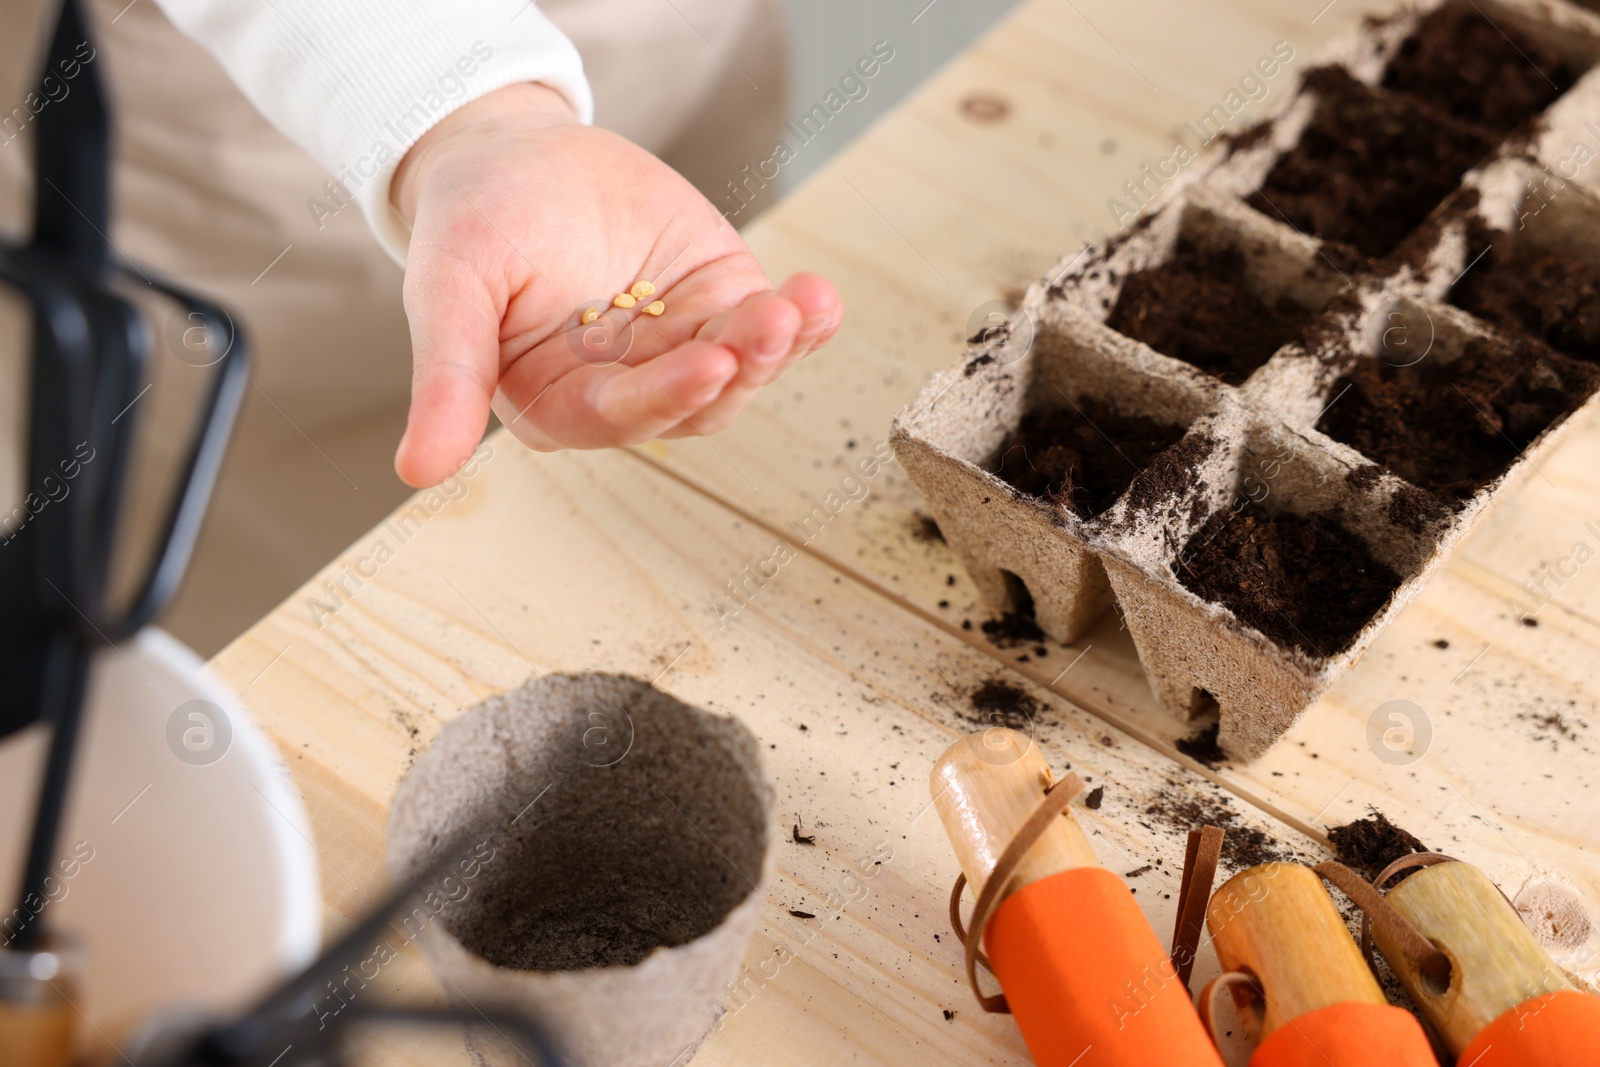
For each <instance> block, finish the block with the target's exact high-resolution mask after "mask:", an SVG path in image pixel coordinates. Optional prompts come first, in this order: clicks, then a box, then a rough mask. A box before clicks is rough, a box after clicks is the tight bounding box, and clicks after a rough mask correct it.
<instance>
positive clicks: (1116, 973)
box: [931, 729, 1222, 1067]
mask: <svg viewBox="0 0 1600 1067" xmlns="http://www.w3.org/2000/svg"><path fill="white" fill-rule="evenodd" d="M1053 781H1054V778H1053V776H1052V775H1051V773H1050V768H1049V766H1048V765H1047V764H1046V763H1045V760H1044V756H1043V755H1042V754H1041V753H1040V752H1039V749H1038V747H1037V746H1036V745H1034V744H1033V742H1032V740H1031V739H1030V738H1028V737H1026V736H1024V735H1022V734H1019V733H1016V732H1015V731H1012V730H1005V729H993V730H986V731H984V732H982V733H979V734H973V735H970V736H968V737H965V738H962V739H961V740H960V741H958V742H956V743H955V744H954V745H952V746H951V747H950V749H949V750H948V751H946V752H945V753H944V755H943V756H941V757H940V758H939V761H938V763H937V764H936V765H935V767H934V771H933V780H932V783H931V786H932V790H933V797H934V804H935V806H936V807H937V808H938V810H939V818H940V819H941V820H942V821H943V823H944V827H945V831H946V832H947V833H948V834H949V835H950V842H951V844H952V845H954V846H955V851H956V856H957V858H958V859H959V860H960V862H961V867H962V870H963V871H964V873H965V874H966V877H967V880H968V882H970V883H972V885H973V886H974V887H975V890H974V892H975V895H977V896H979V897H983V896H985V895H986V892H987V887H986V885H985V883H986V880H987V879H988V878H989V877H990V875H991V872H993V871H994V870H995V866H996V863H997V862H998V861H999V859H1000V857H1001V856H1002V855H1003V854H1004V853H1005V852H1006V851H1007V847H1008V846H1009V845H1010V844H1011V843H1012V841H1013V840H1014V839H1015V838H1016V837H1017V834H1018V831H1019V830H1021V829H1022V828H1023V827H1024V826H1025V825H1026V824H1027V823H1028V821H1029V819H1030V817H1032V816H1033V814H1034V813H1035V812H1037V811H1039V810H1040V806H1041V803H1042V802H1043V801H1044V800H1045V791H1046V789H1047V788H1048V787H1049V786H1051V785H1052V783H1053ZM1058 792H1059V790H1058ZM1005 877H1006V884H1005V885H1003V886H998V887H997V892H1000V891H1003V892H1001V895H1002V897H1003V899H1002V900H1001V902H1000V903H999V905H998V907H996V908H994V909H993V917H992V919H991V920H990V922H989V923H988V926H987V927H986V928H985V929H984V933H983V936H984V944H985V945H986V947H987V948H988V951H989V960H990V964H991V966H992V967H993V969H994V973H995V977H997V978H998V979H999V980H1000V985H1001V988H1002V989H1003V990H1004V991H1005V1000H1006V1002H1007V1003H1008V1005H1009V1009H1010V1011H1011V1012H1012V1014H1013V1015H1014V1016H1015V1017H1016V1020H1017V1026H1018V1028H1019V1029H1021V1031H1022V1036H1023V1039H1024V1040H1025V1041H1027V1044H1028V1051H1029V1052H1030V1053H1031V1054H1032V1056H1033V1061H1034V1063H1036V1064H1038V1065H1039V1067H1148V1065H1149V1064H1153V1063H1181V1064H1184V1065H1185V1067H1222V1061H1221V1059H1220V1058H1219V1057H1218V1055H1217V1052H1216V1049H1215V1047H1214V1046H1213V1045H1212V1043H1211V1040H1210V1038H1209V1037H1208V1036H1207V1035H1206V1033H1205V1031H1204V1030H1203V1029H1202V1028H1201V1026H1200V1019H1199V1017H1198V1016H1197V1015H1196V1014H1195V1012H1194V1008H1193V1006H1192V1005H1191V1004H1190V1002H1189V996H1188V992H1187V990H1185V988H1184V986H1183V983H1182V982H1180V981H1178V978H1177V969H1176V968H1175V967H1174V966H1173V964H1172V961H1171V960H1170V959H1169V958H1168V957H1167V953H1166V950H1165V949H1164V948H1162V946H1161V942H1160V940H1159V939H1158V938H1157V937H1156V935H1155V931H1154V930H1152V929H1151V928H1150V924H1149V922H1148V921H1146V919H1145V917H1144V913H1143V912H1141V911H1140V910H1139V905H1138V903H1137V902H1136V900H1135V898H1134V896H1133V894H1132V893H1130V892H1129V891H1128V887H1127V884H1126V883H1124V882H1123V881H1122V879H1120V878H1118V877H1117V876H1116V875H1114V874H1112V873H1111V872H1110V871H1108V870H1106V869H1105V868H1104V867H1101V866H1100V864H1099V862H1098V861H1097V860H1096V858H1095V855H1094V851H1093V850H1092V849H1091V848H1090V847H1089V840H1088V838H1087V837H1085V836H1084V833H1083V830H1082V828H1081V827H1079V826H1078V824H1077V822H1076V821H1075V820H1074V819H1073V818H1072V817H1071V815H1070V814H1067V813H1065V812H1063V813H1062V814H1060V815H1056V816H1053V817H1051V818H1050V820H1049V825H1048V827H1047V828H1046V829H1045V830H1044V832H1043V833H1042V834H1041V835H1040V836H1039V837H1038V838H1036V839H1035V842H1034V844H1033V845H1032V846H1031V847H1029V848H1028V850H1027V851H1026V852H1025V853H1024V854H1023V855H1022V858H1021V860H1020V862H1018V863H1017V864H1015V865H1014V866H1013V867H1012V868H1011V874H1010V875H1007V876H1005Z"/></svg>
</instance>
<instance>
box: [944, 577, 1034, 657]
mask: <svg viewBox="0 0 1600 1067" xmlns="http://www.w3.org/2000/svg"><path fill="white" fill-rule="evenodd" d="M1006 584H1007V585H1008V586H1009V587H1010V589H1011V601H1012V603H1014V604H1016V607H1014V608H1012V609H1011V610H1010V611H1008V612H1005V613H1004V614H1002V615H999V616H996V617H995V618H992V619H988V620H986V621H985V622H984V623H983V634H984V636H985V637H987V638H988V639H989V640H990V641H992V642H994V643H995V644H996V645H998V646H1000V647H1001V648H1016V647H1018V646H1020V645H1035V644H1038V643H1039V642H1040V641H1043V640H1044V631H1043V630H1041V629H1039V623H1038V620H1036V619H1035V618H1034V617H1033V594H1031V593H1029V592H1028V587H1027V586H1026V585H1024V584H1023V582H1022V579H1021V578H1018V577H1017V576H1016V575H1014V574H1007V575H1006ZM967 628H968V627H966V626H963V627H962V629H967Z"/></svg>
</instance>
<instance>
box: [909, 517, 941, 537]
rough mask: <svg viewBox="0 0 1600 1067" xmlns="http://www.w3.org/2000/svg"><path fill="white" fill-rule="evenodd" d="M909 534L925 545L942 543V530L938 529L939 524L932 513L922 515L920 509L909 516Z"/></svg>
mask: <svg viewBox="0 0 1600 1067" xmlns="http://www.w3.org/2000/svg"><path fill="white" fill-rule="evenodd" d="M911 536H912V537H913V538H915V539H916V540H918V541H921V542H922V543H923V544H925V545H935V544H937V545H942V544H944V543H945V542H944V531H943V530H941V529H939V524H938V523H937V522H935V521H934V519H933V516H932V515H924V514H922V513H921V512H920V511H919V512H917V513H916V514H914V515H912V516H911Z"/></svg>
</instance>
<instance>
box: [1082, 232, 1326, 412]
mask: <svg viewBox="0 0 1600 1067" xmlns="http://www.w3.org/2000/svg"><path fill="white" fill-rule="evenodd" d="M1310 316H1311V312H1309V311H1307V310H1306V309H1305V308H1302V307H1301V306H1299V305H1298V304H1296V303H1294V302H1293V301H1292V300H1280V301H1278V302H1277V303H1276V304H1267V303H1266V302H1265V301H1263V300H1261V299H1260V298H1259V297H1258V296H1256V294H1255V293H1253V292H1251V291H1250V289H1249V287H1248V286H1247V285H1246V284H1245V276H1244V258H1243V257H1242V256H1240V254H1239V253H1238V252H1237V251H1235V250H1233V249H1222V250H1215V251H1207V250H1203V249H1200V248H1198V247H1196V246H1195V245H1194V244H1192V243H1190V242H1188V241H1181V242H1179V244H1178V248H1177V251H1176V253H1175V254H1174V255H1173V258H1172V259H1171V260H1170V261H1168V262H1166V263H1162V264H1160V265H1159V266H1155V267H1151V268H1149V269H1147V270H1141V271H1138V272H1137V273H1135V274H1132V275H1129V277H1128V278H1127V280H1126V281H1124V282H1123V285H1122V293H1121V295H1119V296H1118V297H1117V303H1116V306H1115V307H1113V308H1112V309H1111V315H1110V317H1109V318H1108V319H1107V320H1106V325H1107V326H1109V327H1111V328H1112V329H1113V330H1116V331H1117V332H1118V333H1122V334H1126V335H1127V336H1129V337H1132V338H1133V339H1134V340H1136V341H1143V342H1144V343H1145V344H1147V345H1149V346H1150V347H1151V348H1153V349H1155V350H1156V351H1157V352H1160V353H1162V354H1163V355H1167V356H1171V357H1172V358H1174V359H1181V360H1183V361H1184V362H1185V363H1189V364H1191V365H1193V366H1196V367H1199V368H1200V369H1201V370H1203V371H1205V372H1206V373H1208V374H1213V375H1216V376H1217V377H1218V378H1221V379H1222V380H1223V381H1225V382H1227V383H1229V384H1230V385H1240V384H1242V383H1243V382H1244V380H1245V379H1246V378H1248V377H1250V374H1251V372H1253V371H1254V370H1255V369H1256V368H1257V367H1259V366H1261V365H1262V364H1263V363H1265V362H1266V361H1267V360H1268V359H1269V358H1271V356H1272V353H1274V352H1276V351H1277V350H1278V349H1279V348H1281V347H1283V346H1284V345H1285V344H1287V343H1288V342H1290V341H1292V340H1294V338H1295V336H1296V335H1297V334H1298V333H1299V331H1300V328H1301V327H1302V326H1303V325H1304V324H1305V322H1306V320H1307V319H1309V318H1310Z"/></svg>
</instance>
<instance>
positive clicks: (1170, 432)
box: [994, 397, 1184, 519]
mask: <svg viewBox="0 0 1600 1067" xmlns="http://www.w3.org/2000/svg"><path fill="white" fill-rule="evenodd" d="M1183 434H1184V427H1182V426H1173V425H1169V424H1167V423H1163V422H1160V421H1158V420H1156V419H1151V418H1146V417H1144V416H1142V415H1122V414H1119V413H1117V412H1115V411H1112V410H1111V409H1110V408H1109V407H1107V406H1106V405H1104V404H1102V403H1099V402H1097V401H1096V400H1094V398H1092V397H1083V398H1082V399H1079V400H1077V401H1075V402H1074V403H1073V404H1072V405H1069V406H1067V407H1059V408H1045V409H1040V410H1036V411H1031V412H1029V413H1028V414H1027V415H1025V416H1024V417H1023V419H1022V422H1021V424H1020V425H1019V426H1018V427H1017V428H1016V429H1015V430H1013V431H1012V432H1011V434H1010V435H1009V436H1008V437H1007V438H1006V440H1005V443H1004V444H1003V445H1002V447H1001V449H1000V456H999V459H998V460H996V462H995V467H994V472H995V473H996V474H997V475H999V476H1000V477H1001V478H1003V479H1004V480H1005V481H1006V482H1007V483H1009V484H1010V485H1011V486H1012V487H1013V488H1015V489H1017V490H1018V491H1019V492H1022V493H1026V494H1028V495H1029V496H1034V497H1038V498H1040V499H1042V500H1047V501H1049V502H1050V503H1052V504H1059V505H1063V506H1065V507H1067V508H1068V509H1069V510H1071V511H1072V513H1073V514H1075V515H1077V516H1078V517H1079V518H1084V519H1089V518H1093V517H1094V516H1096V515H1098V514H1100V513H1101V512H1103V511H1105V510H1106V509H1107V508H1109V507H1110V506H1111V505H1112V504H1115V503H1116V502H1117V499H1118V498H1119V497H1121V496H1122V494H1123V492H1124V491H1125V490H1126V489H1127V488H1128V485H1129V484H1130V483H1131V482H1132V481H1133V479H1134V477H1135V476H1136V475H1138V473H1139V472H1140V471H1142V470H1144V468H1145V467H1146V466H1147V465H1148V464H1149V463H1150V460H1151V459H1152V458H1153V457H1154V456H1156V455H1157V454H1158V453H1160V452H1162V451H1163V450H1165V449H1167V448H1169V447H1171V446H1172V445H1174V444H1176V443H1177V442H1178V440H1179V439H1180V438H1182V437H1183Z"/></svg>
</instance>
